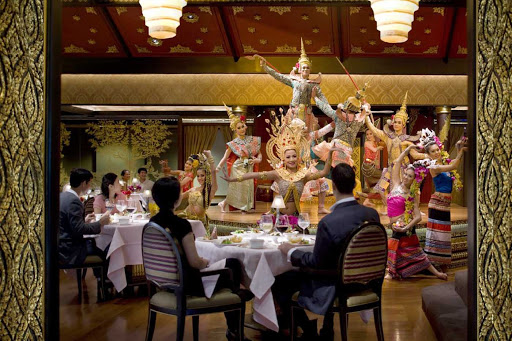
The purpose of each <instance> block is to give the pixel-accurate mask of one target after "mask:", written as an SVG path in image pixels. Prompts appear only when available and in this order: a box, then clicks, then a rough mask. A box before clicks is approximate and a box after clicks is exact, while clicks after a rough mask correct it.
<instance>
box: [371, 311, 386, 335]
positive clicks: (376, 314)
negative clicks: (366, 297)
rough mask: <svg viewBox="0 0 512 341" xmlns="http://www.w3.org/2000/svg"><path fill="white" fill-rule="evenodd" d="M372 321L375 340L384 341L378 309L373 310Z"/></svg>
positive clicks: (380, 315)
mask: <svg viewBox="0 0 512 341" xmlns="http://www.w3.org/2000/svg"><path fill="white" fill-rule="evenodd" d="M373 319H374V320H375V331H376V332H377V340H379V341H384V330H383V329H382V314H381V311H380V307H377V308H375V309H373Z"/></svg>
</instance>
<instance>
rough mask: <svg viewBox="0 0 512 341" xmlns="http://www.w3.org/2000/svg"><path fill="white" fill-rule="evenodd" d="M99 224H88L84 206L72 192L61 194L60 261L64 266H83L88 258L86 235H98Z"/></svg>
mask: <svg viewBox="0 0 512 341" xmlns="http://www.w3.org/2000/svg"><path fill="white" fill-rule="evenodd" d="M100 231H101V226H100V223H99V222H94V223H90V224H86V223H85V221H84V205H83V203H82V202H81V201H80V199H79V198H78V197H77V196H76V195H74V194H73V193H70V192H63V193H61V194H60V226H59V261H60V262H61V263H62V264H70V265H79V264H83V262H84V260H85V258H86V257H87V241H86V239H84V238H83V236H84V234H98V233H100Z"/></svg>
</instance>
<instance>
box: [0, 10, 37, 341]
mask: <svg viewBox="0 0 512 341" xmlns="http://www.w3.org/2000/svg"><path fill="white" fill-rule="evenodd" d="M44 4H45V2H44V1H43V0H2V1H1V2H0V339H2V340H42V339H43V325H44V319H43V311H44V299H43V294H44V293H43V283H44V244H43V242H44V211H43V210H44V197H43V189H44V187H43V186H44V183H43V174H44V163H43V162H44V115H45V112H44V108H45V106H44V77H45V76H44V75H45V72H44V58H45V57H44V44H45V36H44V35H45V29H44V27H45V26H44Z"/></svg>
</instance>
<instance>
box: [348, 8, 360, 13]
mask: <svg viewBox="0 0 512 341" xmlns="http://www.w3.org/2000/svg"><path fill="white" fill-rule="evenodd" d="M360 11H361V7H350V15H352V14H357V13H359V12H360Z"/></svg>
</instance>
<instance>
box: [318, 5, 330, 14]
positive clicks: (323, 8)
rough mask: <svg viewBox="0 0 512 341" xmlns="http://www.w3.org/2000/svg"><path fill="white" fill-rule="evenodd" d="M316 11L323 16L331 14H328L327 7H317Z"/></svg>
mask: <svg viewBox="0 0 512 341" xmlns="http://www.w3.org/2000/svg"><path fill="white" fill-rule="evenodd" d="M316 11H317V12H318V13H323V14H325V15H329V14H328V12H327V7H318V6H317V7H316Z"/></svg>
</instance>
